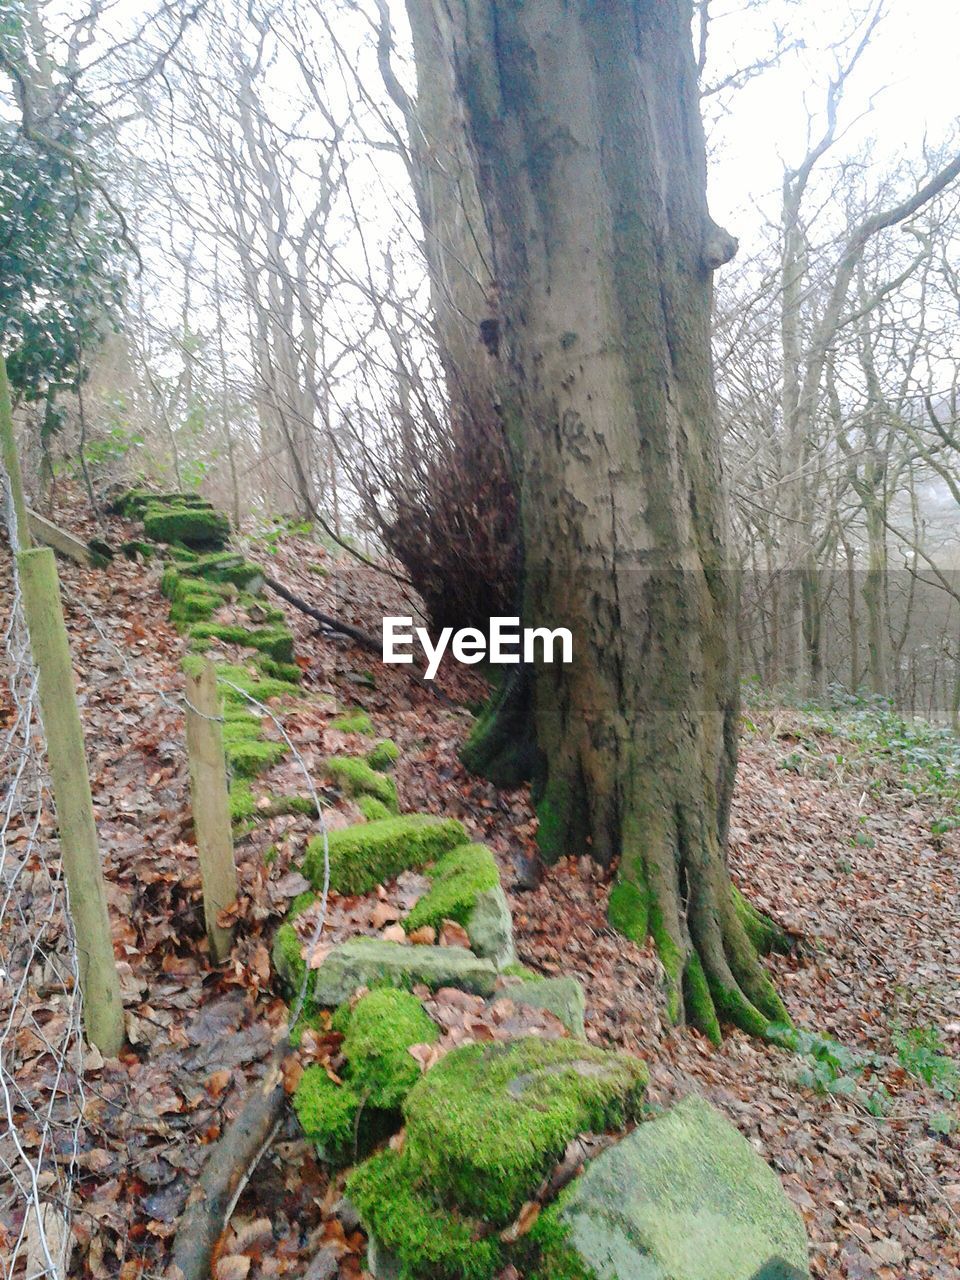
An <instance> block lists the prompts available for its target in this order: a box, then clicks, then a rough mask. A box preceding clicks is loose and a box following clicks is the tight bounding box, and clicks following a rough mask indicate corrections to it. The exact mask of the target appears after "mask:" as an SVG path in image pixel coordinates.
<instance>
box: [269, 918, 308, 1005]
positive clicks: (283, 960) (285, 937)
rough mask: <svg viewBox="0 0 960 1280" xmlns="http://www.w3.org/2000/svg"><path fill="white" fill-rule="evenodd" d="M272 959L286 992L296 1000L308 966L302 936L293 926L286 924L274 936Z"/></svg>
mask: <svg viewBox="0 0 960 1280" xmlns="http://www.w3.org/2000/svg"><path fill="white" fill-rule="evenodd" d="M271 958H272V960H273V967H274V969H275V970H276V973H277V977H278V978H279V979H280V983H281V985H282V986H283V989H284V991H286V993H287V995H288V996H290V998H291V999H293V998H295V997H296V996H298V995H299V994H300V988H301V987H302V986H303V979H304V975H305V974H306V972H307V966H306V963H305V961H304V958H303V946H302V944H301V942H300V935H299V934H298V933H297V931H296V929H295V928H294V927H293V925H292V924H288V923H286V922H284V923H283V924H282V925H281V926H280V928H279V929H278V930H277V932H276V933H275V934H274V935H273V950H272V952H271Z"/></svg>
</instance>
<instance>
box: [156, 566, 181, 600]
mask: <svg viewBox="0 0 960 1280" xmlns="http://www.w3.org/2000/svg"><path fill="white" fill-rule="evenodd" d="M179 581H180V574H179V572H178V571H177V570H176V569H175V568H174V567H173V565H172V564H171V565H167V567H166V569H164V571H163V574H162V575H161V578H160V593H161V595H164V596H166V597H167V599H168V600H172V599H173V594H174V592H175V591H176V589H177V583H178V582H179Z"/></svg>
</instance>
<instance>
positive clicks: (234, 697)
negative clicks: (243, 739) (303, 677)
mask: <svg viewBox="0 0 960 1280" xmlns="http://www.w3.org/2000/svg"><path fill="white" fill-rule="evenodd" d="M217 679H218V681H220V682H221V687H222V689H223V696H224V699H225V701H226V702H227V703H232V704H233V705H234V706H239V707H245V706H249V703H248V702H247V700H246V698H244V696H243V694H244V693H249V694H250V695H251V696H252V697H254V698H256V699H257V701H258V702H269V700H270V699H271V698H282V697H285V696H293V697H298V696H299V695H300V690H299V689H298V688H297V686H296V685H295V684H290V683H289V682H288V681H286V680H274V679H272V678H271V677H270V676H261V675H260V674H259V672H253V671H251V670H250V668H249V667H244V666H241V665H240V664H239V663H233V662H220V663H218V664H217ZM232 685H236V686H237V688H236V689H234V688H231V687H230V686H232ZM238 689H239V690H242V692H238V691H237V690H238Z"/></svg>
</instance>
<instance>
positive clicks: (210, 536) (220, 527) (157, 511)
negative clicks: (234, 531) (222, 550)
mask: <svg viewBox="0 0 960 1280" xmlns="http://www.w3.org/2000/svg"><path fill="white" fill-rule="evenodd" d="M143 531H144V533H145V534H146V535H147V537H148V538H152V539H153V541H154V542H180V543H183V545H184V546H187V547H194V548H196V547H200V548H203V547H222V546H223V544H224V543H225V542H226V541H227V539H228V538H229V537H230V521H229V520H228V519H227V517H226V516H225V515H223V514H222V513H221V512H219V511H211V510H208V509H206V508H203V507H197V506H163V505H160V504H158V503H151V504H149V505H148V506H147V507H146V509H145V510H144V513H143Z"/></svg>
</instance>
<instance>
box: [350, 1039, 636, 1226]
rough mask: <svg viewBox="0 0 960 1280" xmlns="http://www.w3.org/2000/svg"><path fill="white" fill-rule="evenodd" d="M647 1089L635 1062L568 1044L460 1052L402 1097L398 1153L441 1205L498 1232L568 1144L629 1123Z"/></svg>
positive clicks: (476, 1047) (516, 1044)
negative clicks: (403, 1138)
mask: <svg viewBox="0 0 960 1280" xmlns="http://www.w3.org/2000/svg"><path fill="white" fill-rule="evenodd" d="M646 1080H647V1073H646V1069H645V1068H644V1066H643V1064H642V1063H641V1062H640V1061H639V1060H638V1059H636V1058H632V1057H629V1056H628V1055H626V1054H622V1053H611V1052H608V1051H607V1050H604V1049H599V1048H597V1047H596V1046H594V1045H588V1044H581V1043H580V1042H579V1041H577V1040H572V1039H559V1040H543V1039H540V1038H539V1037H537V1036H528V1037H524V1038H523V1039H521V1040H512V1041H507V1042H503V1041H500V1042H497V1043H492V1044H471V1045H464V1046H463V1047H461V1048H459V1049H454V1050H453V1051H452V1052H450V1053H448V1054H447V1055H446V1057H444V1058H442V1059H441V1060H440V1061H439V1062H438V1063H437V1064H436V1065H435V1066H434V1067H431V1069H430V1070H429V1071H428V1072H427V1073H426V1075H424V1076H423V1077H422V1078H421V1079H420V1080H419V1082H418V1083H417V1084H415V1085H414V1087H413V1089H412V1090H411V1091H410V1093H409V1094H408V1095H407V1098H406V1102H405V1103H404V1108H403V1110H404V1116H405V1117H406V1122H407V1128H406V1132H407V1140H406V1145H405V1148H404V1150H405V1152H406V1154H407V1156H408V1158H409V1161H410V1163H411V1166H412V1167H413V1168H415V1169H416V1170H417V1173H418V1177H419V1178H420V1179H421V1181H422V1183H423V1185H424V1186H427V1187H429V1188H430V1189H431V1192H432V1193H433V1194H434V1195H436V1196H437V1197H438V1198H439V1200H440V1201H441V1202H443V1203H444V1204H447V1205H450V1206H456V1207H457V1209H458V1210H459V1211H460V1212H461V1213H467V1214H470V1215H472V1216H475V1217H477V1218H480V1219H484V1220H485V1221H487V1222H490V1223H493V1225H495V1226H505V1225H506V1224H507V1223H508V1222H510V1221H511V1220H512V1218H513V1217H514V1216H515V1215H516V1214H517V1213H518V1212H519V1210H520V1208H521V1206H522V1205H523V1203H524V1201H526V1200H529V1199H531V1198H532V1197H533V1195H534V1194H535V1192H536V1190H537V1188H538V1187H539V1185H540V1183H541V1182H542V1180H543V1178H544V1177H546V1176H547V1174H549V1173H550V1171H551V1170H552V1169H553V1168H554V1166H555V1165H556V1163H557V1161H558V1160H560V1158H561V1157H562V1156H563V1153H564V1151H565V1149H566V1146H567V1143H568V1142H569V1141H570V1140H571V1138H574V1137H576V1136H577V1135H578V1134H580V1133H605V1132H607V1131H609V1130H611V1129H622V1128H624V1127H625V1125H626V1124H627V1123H628V1122H629V1121H630V1120H631V1119H633V1118H634V1116H635V1115H636V1114H637V1111H638V1109H639V1106H640V1101H641V1099H642V1096H643V1092H644V1088H645V1086H646ZM374 1225H375V1224H374Z"/></svg>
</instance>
